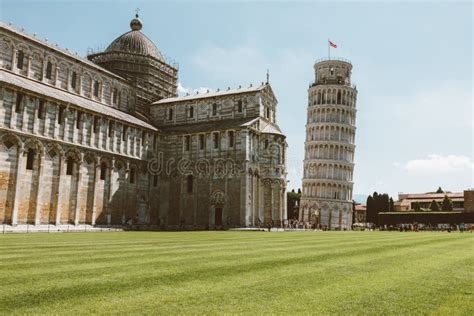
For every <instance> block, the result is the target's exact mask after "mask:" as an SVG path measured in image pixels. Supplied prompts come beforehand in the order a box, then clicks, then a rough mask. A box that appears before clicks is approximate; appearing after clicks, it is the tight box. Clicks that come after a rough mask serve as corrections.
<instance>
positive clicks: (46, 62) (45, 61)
mask: <svg viewBox="0 0 474 316" xmlns="http://www.w3.org/2000/svg"><path fill="white" fill-rule="evenodd" d="M47 65H48V60H47V59H46V57H45V56H43V64H42V65H41V79H40V81H42V82H44V81H45V79H46V67H47Z"/></svg>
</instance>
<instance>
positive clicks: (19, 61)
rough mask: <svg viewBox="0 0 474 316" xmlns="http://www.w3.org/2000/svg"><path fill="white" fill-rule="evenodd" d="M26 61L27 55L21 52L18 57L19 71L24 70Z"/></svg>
mask: <svg viewBox="0 0 474 316" xmlns="http://www.w3.org/2000/svg"><path fill="white" fill-rule="evenodd" d="M24 60H25V53H24V52H23V51H22V50H19V51H18V54H17V56H16V67H17V68H18V69H23V63H24Z"/></svg>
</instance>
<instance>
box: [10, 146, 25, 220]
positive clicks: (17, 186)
mask: <svg viewBox="0 0 474 316" xmlns="http://www.w3.org/2000/svg"><path fill="white" fill-rule="evenodd" d="M24 152H25V148H24V147H23V144H18V159H17V165H16V177H15V198H14V200H13V207H12V209H13V211H12V226H16V225H17V224H18V209H19V207H20V190H21V178H22V174H23V172H22V171H23V161H24V157H23V154H24Z"/></svg>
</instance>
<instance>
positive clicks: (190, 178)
mask: <svg viewBox="0 0 474 316" xmlns="http://www.w3.org/2000/svg"><path fill="white" fill-rule="evenodd" d="M193 180H194V179H193V176H192V175H188V176H187V178H186V182H187V183H186V186H187V191H188V193H193V182H194V181H193Z"/></svg>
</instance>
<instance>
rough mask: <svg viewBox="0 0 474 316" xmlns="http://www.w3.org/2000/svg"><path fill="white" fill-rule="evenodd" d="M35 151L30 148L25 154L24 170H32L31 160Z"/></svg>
mask: <svg viewBox="0 0 474 316" xmlns="http://www.w3.org/2000/svg"><path fill="white" fill-rule="evenodd" d="M35 155H36V151H35V150H34V149H32V148H30V149H28V153H27V154H26V170H33V162H34V161H35Z"/></svg>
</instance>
